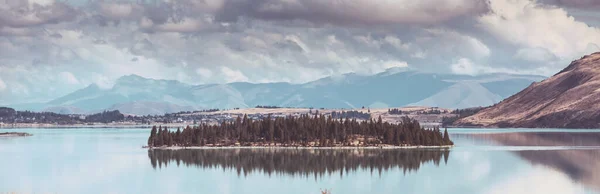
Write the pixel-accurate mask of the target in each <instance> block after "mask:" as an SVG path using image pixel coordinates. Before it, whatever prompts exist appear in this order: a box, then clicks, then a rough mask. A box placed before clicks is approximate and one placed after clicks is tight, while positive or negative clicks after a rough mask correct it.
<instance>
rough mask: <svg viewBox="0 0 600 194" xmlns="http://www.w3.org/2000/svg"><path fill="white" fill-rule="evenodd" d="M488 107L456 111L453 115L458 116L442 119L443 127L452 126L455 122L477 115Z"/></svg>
mask: <svg viewBox="0 0 600 194" xmlns="http://www.w3.org/2000/svg"><path fill="white" fill-rule="evenodd" d="M485 108H487V107H474V108H465V109H455V110H453V111H452V112H450V113H451V114H454V115H456V116H453V117H444V118H442V126H451V125H452V124H453V123H454V122H455V121H457V120H459V119H462V118H465V117H468V116H471V115H474V114H477V113H478V112H479V111H481V110H483V109H485Z"/></svg>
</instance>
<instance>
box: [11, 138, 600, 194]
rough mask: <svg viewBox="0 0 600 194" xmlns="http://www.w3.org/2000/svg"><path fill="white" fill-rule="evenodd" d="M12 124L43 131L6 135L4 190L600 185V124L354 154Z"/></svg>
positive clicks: (541, 189)
mask: <svg viewBox="0 0 600 194" xmlns="http://www.w3.org/2000/svg"><path fill="white" fill-rule="evenodd" d="M2 131H18V132H28V133H31V134H33V136H30V137H0V156H1V157H0V176H1V179H0V193H3V192H15V193H262V194H264V193H266V194H269V193H273V194H275V193H277V194H279V193H298V194H300V193H302V194H310V193H313V194H317V193H320V190H321V189H330V190H331V193H333V194H338V193H456V194H465V193H598V192H597V191H599V189H600V160H599V159H600V131H597V130H593V131H589V130H576V131H574V132H571V131H568V130H560V129H553V130H527V131H525V132H522V130H520V129H502V130H499V131H493V130H490V129H449V132H450V134H451V137H452V139H453V140H454V142H455V144H456V146H455V147H454V148H452V149H451V150H450V151H440V150H396V151H393V150H392V151H386V152H381V151H379V152H378V151H373V152H369V151H360V152H359V151H357V152H352V153H350V152H335V151H331V150H330V151H327V152H303V151H293V150H291V151H290V150H288V151H285V150H275V151H252V152H248V151H240V150H229V151H227V150H221V151H215V150H212V151H206V150H204V151H202V150H187V151H186V150H182V151H171V152H159V151H148V150H146V149H142V148H141V146H143V145H144V144H145V143H146V141H147V137H148V133H149V130H148V129H14V130H12V129H10V130H9V129H0V132H2ZM491 132H493V133H491ZM498 132H500V133H498ZM565 132H569V133H565ZM365 156H368V157H365ZM178 163H179V164H178Z"/></svg>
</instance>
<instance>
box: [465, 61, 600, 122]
mask: <svg viewBox="0 0 600 194" xmlns="http://www.w3.org/2000/svg"><path fill="white" fill-rule="evenodd" d="M455 125H458V126H482V127H526V128H600V52H597V53H593V54H590V55H586V56H584V57H582V58H581V59H579V60H576V61H573V62H572V63H571V64H570V65H569V66H568V67H567V68H565V69H564V70H562V71H560V72H559V73H557V74H556V75H554V76H552V77H550V78H548V79H546V80H543V81H541V82H536V83H533V84H532V85H530V86H529V87H527V88H525V89H524V90H523V91H521V92H519V93H517V94H515V95H513V96H511V97H509V98H507V99H505V100H503V101H502V102H500V103H498V104H496V105H494V106H492V107H489V108H487V109H484V110H482V111H480V112H478V113H477V114H475V115H473V116H470V117H466V118H463V119H460V120H458V121H456V122H455Z"/></svg>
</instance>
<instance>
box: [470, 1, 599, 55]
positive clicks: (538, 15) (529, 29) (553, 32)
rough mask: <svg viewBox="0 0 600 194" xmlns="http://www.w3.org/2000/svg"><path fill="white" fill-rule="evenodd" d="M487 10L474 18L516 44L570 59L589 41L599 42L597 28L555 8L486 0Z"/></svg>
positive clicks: (495, 33)
mask: <svg viewBox="0 0 600 194" xmlns="http://www.w3.org/2000/svg"><path fill="white" fill-rule="evenodd" d="M489 2H490V8H491V10H492V11H490V12H489V13H488V14H485V15H483V16H481V17H480V18H479V19H478V21H479V24H480V26H481V27H482V28H484V29H485V30H487V31H488V32H490V33H491V34H493V35H494V36H496V37H498V38H500V39H502V40H504V41H507V42H509V43H511V44H514V45H517V46H523V47H526V48H543V49H547V50H548V51H550V52H551V53H552V54H554V55H556V56H558V57H560V58H563V59H572V58H577V57H580V56H581V55H583V54H585V53H583V52H584V51H586V49H587V48H588V46H589V44H596V45H600V30H599V29H597V28H594V27H590V26H588V25H587V24H586V23H583V22H580V21H576V20H575V19H574V18H573V17H572V16H569V14H568V13H567V11H565V10H564V9H562V8H559V7H551V6H540V5H538V4H537V3H536V1H531V0H494V1H489Z"/></svg>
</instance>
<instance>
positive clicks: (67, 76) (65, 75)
mask: <svg viewBox="0 0 600 194" xmlns="http://www.w3.org/2000/svg"><path fill="white" fill-rule="evenodd" d="M60 76H61V77H62V79H63V80H64V81H65V82H66V83H68V84H79V80H78V79H77V78H76V77H75V76H74V75H73V74H72V73H71V72H67V71H63V72H61V73H60Z"/></svg>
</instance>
